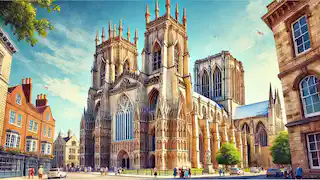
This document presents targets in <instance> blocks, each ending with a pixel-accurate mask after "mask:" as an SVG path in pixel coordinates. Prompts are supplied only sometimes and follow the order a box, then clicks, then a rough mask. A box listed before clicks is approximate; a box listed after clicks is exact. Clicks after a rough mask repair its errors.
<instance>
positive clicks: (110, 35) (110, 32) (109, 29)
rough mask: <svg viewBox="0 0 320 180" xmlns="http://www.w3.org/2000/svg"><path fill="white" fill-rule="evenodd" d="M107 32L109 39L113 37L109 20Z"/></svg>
mask: <svg viewBox="0 0 320 180" xmlns="http://www.w3.org/2000/svg"><path fill="white" fill-rule="evenodd" d="M108 32H109V39H111V38H112V37H113V32H112V23H111V21H109V28H108Z"/></svg>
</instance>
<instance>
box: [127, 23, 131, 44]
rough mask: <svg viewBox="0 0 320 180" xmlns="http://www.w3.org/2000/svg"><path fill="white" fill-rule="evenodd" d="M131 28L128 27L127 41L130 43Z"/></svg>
mask: <svg viewBox="0 0 320 180" xmlns="http://www.w3.org/2000/svg"><path fill="white" fill-rule="evenodd" d="M130 35H131V34H130V27H129V26H128V32H127V39H128V41H130Z"/></svg>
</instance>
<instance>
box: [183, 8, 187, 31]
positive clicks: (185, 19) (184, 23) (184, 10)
mask: <svg viewBox="0 0 320 180" xmlns="http://www.w3.org/2000/svg"><path fill="white" fill-rule="evenodd" d="M182 21H183V25H184V26H185V27H186V28H187V9H186V8H183V17H182Z"/></svg>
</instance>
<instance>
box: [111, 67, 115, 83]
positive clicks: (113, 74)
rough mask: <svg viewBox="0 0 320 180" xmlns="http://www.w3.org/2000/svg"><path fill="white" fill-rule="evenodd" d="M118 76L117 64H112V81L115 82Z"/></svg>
mask: <svg viewBox="0 0 320 180" xmlns="http://www.w3.org/2000/svg"><path fill="white" fill-rule="evenodd" d="M115 77H116V66H115V65H114V64H111V81H112V82H114V80H115Z"/></svg>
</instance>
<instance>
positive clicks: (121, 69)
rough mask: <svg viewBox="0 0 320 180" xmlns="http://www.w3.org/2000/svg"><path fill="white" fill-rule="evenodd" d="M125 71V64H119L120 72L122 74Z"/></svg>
mask: <svg viewBox="0 0 320 180" xmlns="http://www.w3.org/2000/svg"><path fill="white" fill-rule="evenodd" d="M122 73H123V64H119V71H118V74H119V75H120V74H122Z"/></svg>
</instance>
